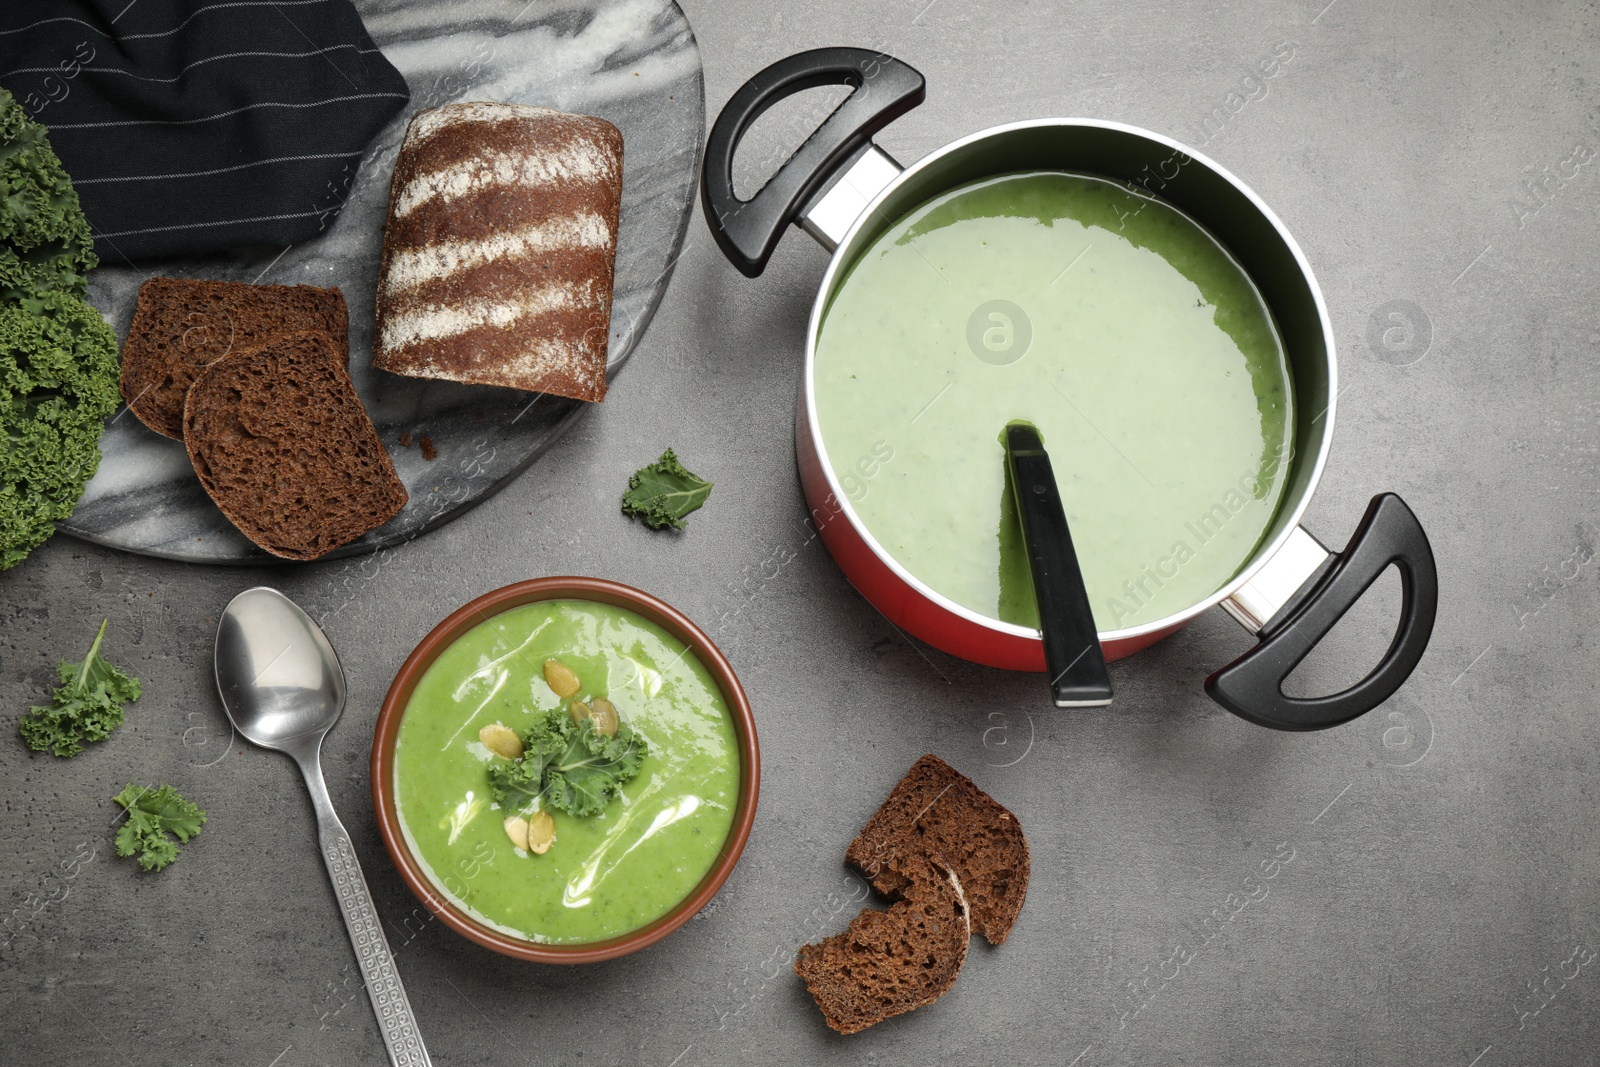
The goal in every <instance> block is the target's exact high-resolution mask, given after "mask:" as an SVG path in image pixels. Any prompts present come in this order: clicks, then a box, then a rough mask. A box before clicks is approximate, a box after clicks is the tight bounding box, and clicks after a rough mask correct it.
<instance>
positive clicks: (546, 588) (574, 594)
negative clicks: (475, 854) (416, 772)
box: [371, 575, 761, 963]
mask: <svg viewBox="0 0 1600 1067" xmlns="http://www.w3.org/2000/svg"><path fill="white" fill-rule="evenodd" d="M545 600H589V601H593V602H595V603H600V604H609V605H611V606H613V607H622V608H627V609H629V610H630V611H633V612H636V613H637V614H639V615H641V616H643V617H644V618H645V619H646V620H648V621H650V622H653V623H655V624H656V625H658V626H660V627H661V628H662V629H664V630H666V631H667V632H668V633H670V634H671V635H672V636H674V637H676V638H677V639H678V640H680V641H682V642H683V643H684V644H685V645H687V646H688V647H689V648H690V650H691V651H693V652H694V654H695V655H696V656H697V657H699V659H700V662H701V663H702V664H703V665H704V666H705V668H706V670H708V671H709V672H710V673H711V675H712V677H713V678H714V679H715V681H716V682H717V686H718V688H719V689H721V691H722V696H723V699H724V701H726V703H727V705H728V713H729V716H730V717H731V718H732V720H733V728H734V733H735V735H736V737H737V739H738V744H739V757H740V759H739V764H740V766H739V770H740V775H739V798H738V806H737V807H736V809H735V811H734V818H733V825H732V826H731V827H730V828H729V830H728V836H727V838H726V839H725V840H724V841H723V845H722V849H721V851H720V852H719V853H718V858H717V862H716V863H715V864H713V865H712V867H711V869H710V870H709V871H707V872H706V875H705V877H704V878H702V879H701V880H700V882H699V884H698V885H697V886H696V887H695V888H694V890H693V891H691V892H690V893H689V894H688V895H687V896H685V897H684V898H683V899H682V900H681V901H679V902H678V903H677V904H676V905H675V906H674V907H673V908H671V909H670V910H669V911H667V913H666V914H664V915H662V916H660V917H659V918H657V919H655V920H653V921H651V922H650V923H647V924H646V925H644V926H642V927H640V928H639V929H637V930H633V931H630V932H628V933H626V934H621V935H619V936H617V937H613V938H608V939H606V940H604V941H593V942H587V943H584V944H573V945H554V944H542V943H539V942H535V941H528V940H525V939H523V938H519V937H515V936H512V935H510V934H507V933H504V932H502V931H500V930H496V929H495V928H494V927H492V926H488V925H486V924H485V923H482V922H480V921H478V920H477V919H475V918H473V917H472V916H470V915H468V914H467V913H466V912H465V911H464V910H462V909H461V908H460V907H459V906H458V905H456V904H455V903H454V902H453V901H452V900H450V899H449V898H448V897H447V896H445V895H444V893H443V892H441V891H440V889H439V887H437V886H435V885H434V883H433V881H432V879H431V878H429V876H428V875H427V874H426V873H425V872H424V871H423V869H422V866H421V864H420V863H419V862H418V860H417V858H416V857H415V856H413V855H412V853H411V849H410V846H409V845H407V843H406V840H405V835H404V833H403V832H402V830H401V827H400V813H399V809H398V806H397V803H396V799H395V793H394V789H393V786H392V779H393V774H394V747H395V741H396V739H397V737H398V735H399V730H400V720H401V718H402V717H403V715H404V712H405V706H406V704H407V703H408V702H409V701H410V699H411V695H412V693H413V692H414V691H415V690H416V686H417V683H418V682H419V681H420V680H421V678H422V675H423V674H424V673H425V672H426V671H427V669H428V668H429V667H431V666H432V665H433V663H434V661H435V660H436V659H437V658H438V657H439V654H440V653H441V652H443V651H444V650H445V649H446V648H448V647H449V646H450V645H452V644H454V643H455V641H456V640H457V639H458V638H459V637H461V636H462V635H463V634H464V633H466V632H467V631H468V630H470V629H472V628H473V627H474V626H477V625H479V624H480V623H484V622H487V621H489V619H491V618H492V617H493V616H495V615H498V614H501V613H502V612H505V611H509V610H510V609H512V608H516V607H522V606H523V605H525V604H533V603H538V602H540V601H545ZM371 772H372V807H373V813H374V815H375V816H376V818H377V823H378V835H379V836H380V837H381V838H383V843H384V846H385V847H386V848H387V849H388V851H389V857H390V859H392V860H393V861H394V865H395V867H396V868H397V869H398V870H399V872H400V877H401V880H403V881H404V882H405V883H406V885H407V887H408V888H409V889H410V890H411V892H412V893H413V894H414V895H415V896H416V897H417V899H418V900H420V901H421V902H422V904H423V906H424V907H426V908H427V909H428V911H429V912H431V913H432V914H433V915H435V916H437V917H438V918H439V919H440V921H442V922H443V923H444V924H445V925H446V926H448V927H450V929H452V930H454V931H455V932H456V933H458V934H461V935H462V936H463V937H465V938H467V939H468V940H471V941H475V942H477V943H478V944H480V945H482V946H483V947H485V948H488V949H491V950H493V951H495V952H498V953H501V954H502V955H505V956H511V957H513V958H515V959H522V960H530V961H533V962H535V963H596V962H599V961H601V960H610V959H616V958H617V957H618V956H625V955H627V954H628V953H630V952H637V951H638V950H639V949H642V948H645V947H646V946H648V945H653V944H655V943H656V942H657V941H660V940H661V939H662V938H664V937H666V936H667V935H668V934H670V933H672V932H673V931H674V930H676V929H677V928H678V927H680V926H682V925H683V924H684V923H686V922H688V921H689V920H690V919H691V918H693V917H694V916H695V915H696V914H698V913H699V911H700V909H701V908H703V907H705V905H706V904H707V903H709V902H710V900H711V898H712V897H714V896H716V894H717V891H718V890H719V889H721V888H722V884H723V883H724V882H726V881H727V879H728V876H729V875H730V874H732V873H733V868H734V865H735V864H737V863H738V861H739V856H740V854H741V853H742V852H743V851H744V846H745V842H746V841H747V840H748V839H749V837H750V828H751V826H752V825H753V823H754V822H755V814H756V802H757V799H758V797H759V794H760V791H761V749H760V744H759V742H758V741H757V738H756V724H755V716H754V715H753V713H752V712H751V710H750V700H749V698H748V697H746V696H745V692H744V687H743V686H742V685H740V684H739V679H738V676H737V675H735V674H734V671H733V667H732V665H731V664H729V663H728V660H727V657H725V656H724V655H723V654H722V651H721V650H720V649H718V648H717V646H716V644H715V643H714V642H712V640H711V638H710V637H709V636H707V635H706V633H705V632H704V631H702V630H701V629H700V628H699V627H698V626H696V625H695V624H694V623H693V622H691V621H690V620H689V618H688V617H687V616H686V615H684V614H683V613H682V612H680V611H678V610H677V609H676V608H674V607H672V606H671V605H669V604H667V603H665V602H664V601H662V600H659V599H657V598H656V597H653V596H651V595H650V594H649V593H646V592H644V591H642V590H639V589H635V588H633V587H632V586H628V585H623V584H622V583H620V582H614V581H611V580H609V579H605V578H588V577H582V576H577V575H560V576H552V577H546V578H530V579H527V580H525V581H520V582H513V583H512V584H510V585H505V586H501V587H500V588H498V589H495V590H492V591H490V592H488V593H485V594H483V595H482V596H480V597H478V598H476V599H475V600H472V601H469V602H468V603H466V604H464V605H462V606H461V607H459V608H457V609H456V610H455V611H454V612H452V613H451V614H450V615H449V616H447V617H446V618H445V619H444V620H443V621H442V622H440V623H439V624H438V625H436V626H435V627H434V628H433V629H432V630H430V631H429V632H428V635H427V636H426V637H424V638H423V639H422V640H421V641H420V642H419V643H418V644H417V646H416V648H414V649H413V650H412V651H411V654H410V655H409V656H407V657H406V660H405V663H403V664H402V665H401V667H400V670H399V671H398V672H396V674H395V677H394V681H393V682H392V683H391V684H390V686H389V691H388V693H387V694H386V695H385V696H384V699H383V706H382V708H381V709H380V710H379V712H378V721H377V725H376V726H375V727H374V729H373V736H372V760H371Z"/></svg>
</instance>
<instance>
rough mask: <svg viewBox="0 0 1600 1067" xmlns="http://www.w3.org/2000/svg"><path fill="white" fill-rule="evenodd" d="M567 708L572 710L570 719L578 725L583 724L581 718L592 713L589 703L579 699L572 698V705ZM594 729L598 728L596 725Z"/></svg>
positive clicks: (585, 717)
mask: <svg viewBox="0 0 1600 1067" xmlns="http://www.w3.org/2000/svg"><path fill="white" fill-rule="evenodd" d="M568 710H569V711H571V712H572V721H573V722H575V723H577V724H578V725H579V726H582V725H583V720H585V719H587V718H588V717H589V716H590V715H592V714H594V712H593V710H592V709H591V708H590V707H589V705H587V704H585V703H584V702H583V701H581V700H574V701H573V702H572V707H571V708H569V709H568ZM596 729H598V727H596Z"/></svg>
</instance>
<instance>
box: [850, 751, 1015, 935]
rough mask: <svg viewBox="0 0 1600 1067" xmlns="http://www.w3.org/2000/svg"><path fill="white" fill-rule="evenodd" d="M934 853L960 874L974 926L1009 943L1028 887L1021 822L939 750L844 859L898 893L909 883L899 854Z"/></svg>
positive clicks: (876, 884)
mask: <svg viewBox="0 0 1600 1067" xmlns="http://www.w3.org/2000/svg"><path fill="white" fill-rule="evenodd" d="M934 853H937V854H939V855H942V856H943V857H944V858H945V859H946V860H947V861H948V862H949V864H950V866H951V868H952V869H953V870H954V871H955V873H956V877H957V878H959V879H961V884H962V886H963V887H964V888H965V890H966V895H967V903H968V904H969V905H970V906H971V908H972V929H973V930H974V931H975V932H976V933H980V934H982V935H983V936H984V938H985V939H986V940H987V941H988V942H989V943H990V944H991V945H998V944H1001V943H1002V942H1004V941H1005V939H1006V937H1007V935H1009V934H1010V933H1011V927H1012V924H1013V923H1015V922H1016V921H1017V913H1018V912H1020V911H1021V910H1022V900H1023V897H1025V896H1026V895H1027V893H1028V875H1029V872H1030V870H1031V861H1030V859H1029V855H1028V839H1027V838H1025V837H1023V836H1022V825H1021V824H1020V823H1018V822H1017V817H1016V816H1015V815H1013V814H1011V812H1009V811H1007V810H1006V809H1005V808H1003V807H1001V806H1000V805H999V804H998V803H997V802H996V801H995V800H994V798H993V797H991V796H989V794H987V793H985V792H984V791H983V790H981V789H979V788H978V787H977V786H975V785H973V784H972V780H971V779H970V778H968V777H966V776H965V775H963V774H961V773H960V772H959V771H957V770H955V768H953V767H951V766H950V765H949V764H948V763H946V762H945V761H944V760H942V759H940V758H939V757H938V756H923V757H922V758H921V759H919V760H917V762H916V763H914V764H912V766H911V770H909V771H907V772H906V776H905V777H904V778H902V779H901V780H900V784H899V785H897V786H895V787H894V791H893V792H892V793H890V794H889V799H887V800H885V801H884V802H883V806H882V807H880V808H879V809H878V810H877V812H876V814H874V815H873V816H872V818H871V819H870V820H869V821H868V822H867V826H866V829H864V830H862V831H861V833H860V834H859V835H857V837H856V839H855V840H854V841H852V842H850V848H849V849H848V850H847V851H846V852H845V860H846V862H848V863H849V864H851V865H852V866H854V867H855V868H857V869H858V870H860V871H861V873H862V874H864V875H866V876H867V879H868V880H869V881H870V882H871V883H872V886H873V888H874V889H876V890H878V892H880V893H883V894H884V895H885V896H894V895H895V894H897V893H900V892H902V891H903V890H904V887H905V875H904V873H903V868H902V867H901V866H899V865H898V863H897V861H898V859H899V857H902V856H905V855H907V854H912V855H917V854H934Z"/></svg>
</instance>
